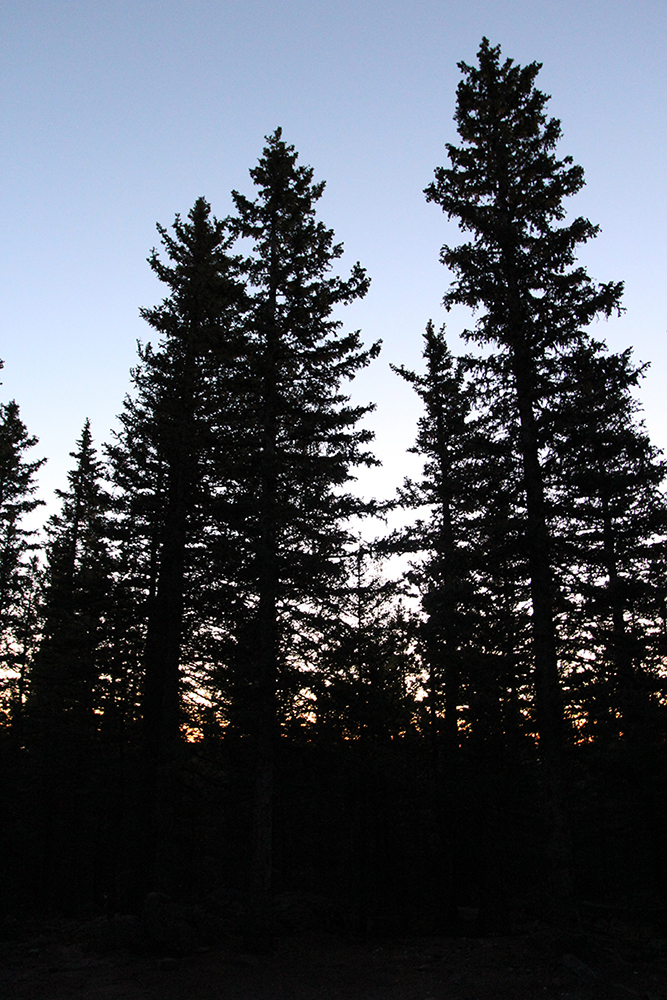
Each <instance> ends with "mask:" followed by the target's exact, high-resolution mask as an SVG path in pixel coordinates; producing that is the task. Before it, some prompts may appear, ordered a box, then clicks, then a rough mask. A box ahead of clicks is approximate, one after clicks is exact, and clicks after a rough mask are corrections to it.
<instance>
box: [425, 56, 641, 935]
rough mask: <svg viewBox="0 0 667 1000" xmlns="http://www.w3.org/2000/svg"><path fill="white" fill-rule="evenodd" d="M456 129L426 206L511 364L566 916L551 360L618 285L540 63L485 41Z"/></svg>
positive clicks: (459, 283) (465, 289)
mask: <svg viewBox="0 0 667 1000" xmlns="http://www.w3.org/2000/svg"><path fill="white" fill-rule="evenodd" d="M459 66H460V68H461V71H462V73H463V79H462V80H461V82H460V83H459V86H458V90H457V106H456V113H455V120H456V123H457V128H458V132H459V135H460V137H461V140H462V145H461V146H455V145H453V144H448V145H447V152H448V155H449V159H450V163H451V165H450V166H449V167H446V168H445V167H440V168H438V169H437V170H436V175H435V181H434V182H433V183H432V184H430V185H429V186H428V187H427V189H426V192H425V193H426V197H427V199H428V200H429V201H434V202H435V203H436V204H439V205H440V206H441V208H442V209H443V211H444V212H446V214H447V215H448V216H449V217H450V218H456V219H458V220H459V225H460V227H461V229H462V230H463V231H464V232H470V233H471V234H472V240H471V241H470V242H468V243H463V244H461V245H460V246H456V247H450V246H445V247H443V249H442V252H441V259H442V262H443V264H445V265H446V266H447V267H448V268H449V269H450V270H451V271H452V272H453V274H454V282H453V284H452V286H451V287H450V289H449V291H448V292H447V294H446V295H445V298H444V302H445V305H446V306H447V307H451V306H453V305H455V304H462V305H465V306H469V307H470V308H472V309H475V310H477V309H480V308H482V309H483V314H482V315H481V316H480V318H479V319H478V321H477V323H476V326H475V328H474V330H473V331H472V332H469V333H468V334H467V335H468V337H469V338H470V339H474V340H476V341H477V342H478V343H480V344H482V345H486V346H490V347H491V348H492V349H495V351H496V352H498V353H500V354H502V355H504V356H506V358H507V363H508V373H509V375H510V378H511V381H512V385H513V390H514V405H515V408H516V412H517V415H518V426H519V451H520V455H521V461H522V473H523V489H524V491H525V498H526V514H527V525H526V542H527V553H528V562H529V569H530V582H531V602H532V634H533V648H534V658H535V690H536V714H537V724H538V729H539V734H540V750H541V754H542V757H543V760H544V763H545V770H546V778H547V789H548V794H547V801H548V807H549V819H548V826H549V830H550V836H551V839H550V848H549V853H550V865H551V875H552V881H553V893H554V899H555V903H556V907H557V910H558V911H559V912H560V915H561V917H562V916H564V915H565V913H566V911H567V910H568V907H569V902H568V900H569V899H570V897H571V872H570V862H569V849H568V835H567V832H566V820H565V815H564V805H563V789H562V776H561V759H562V749H563V742H564V736H565V734H564V726H563V697H562V690H561V684H560V678H559V671H558V637H557V634H556V627H555V609H554V600H555V594H554V574H553V552H552V549H553V543H552V532H551V527H550V524H549V511H548V507H547V500H546V496H545V482H544V470H543V467H542V462H541V457H540V445H541V441H540V422H541V415H542V413H543V412H544V410H545V408H547V407H548V405H549V398H550V394H551V389H550V378H549V375H550V372H551V370H552V365H553V362H554V360H556V359H557V358H558V356H559V355H560V354H562V353H564V352H567V351H569V350H571V349H572V348H573V347H574V346H575V345H576V344H578V343H580V342H581V341H582V339H583V338H584V336H585V334H584V330H585V327H586V326H587V325H588V324H589V323H590V322H591V321H592V320H593V319H594V318H595V317H596V316H599V315H605V316H609V315H610V314H611V313H613V312H614V311H616V310H618V309H619V301H620V296H621V292H622V286H621V284H620V283H613V282H612V283H608V284H602V285H596V284H595V283H594V282H593V281H591V279H590V278H589V276H588V274H587V273H586V271H585V269H584V268H583V267H581V266H577V265H576V264H575V254H576V249H577V247H578V246H579V245H580V244H583V243H585V242H587V241H588V240H589V239H591V238H592V237H594V236H595V235H596V234H597V231H598V230H597V227H596V226H594V225H592V224H591V223H590V222H589V221H588V220H587V219H584V218H576V219H574V221H572V222H571V223H569V224H560V223H563V219H564V217H565V208H564V205H563V202H564V199H565V198H566V197H568V196H570V195H574V194H576V193H577V191H579V190H580V189H581V187H582V185H583V183H584V179H583V170H582V169H581V167H579V166H575V165H574V164H573V163H572V159H571V157H565V158H564V159H563V160H559V159H558V158H557V157H556V155H555V152H554V150H555V147H556V145H557V143H558V141H559V139H560V137H561V127H560V122H559V121H558V120H557V119H554V118H548V117H547V114H546V104H547V101H548V98H547V96H546V95H545V94H544V93H542V92H541V91H539V90H538V89H537V88H536V87H535V79H536V77H537V74H538V72H539V70H540V65H539V64H538V63H531V64H529V65H528V66H525V67H520V66H517V65H514V63H513V61H512V60H511V59H506V60H505V61H504V62H501V57H500V47H499V46H496V47H493V46H491V45H490V44H489V42H488V40H487V39H486V38H484V39H483V40H482V44H481V46H480V49H479V52H478V65H477V66H469V65H467V64H465V63H463V62H462V63H460V64H459Z"/></svg>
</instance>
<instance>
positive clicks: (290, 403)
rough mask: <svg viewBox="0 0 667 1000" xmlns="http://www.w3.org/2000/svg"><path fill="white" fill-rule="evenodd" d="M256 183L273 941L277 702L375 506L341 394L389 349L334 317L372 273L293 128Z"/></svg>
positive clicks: (264, 860) (249, 510)
mask: <svg viewBox="0 0 667 1000" xmlns="http://www.w3.org/2000/svg"><path fill="white" fill-rule="evenodd" d="M250 175H251V177H252V180H253V183H254V184H255V186H256V188H257V196H256V198H255V200H254V201H253V200H250V199H249V198H247V197H245V196H244V195H242V194H239V193H238V192H233V198H234V202H235V206H236V212H237V215H236V218H235V219H234V220H233V221H232V226H233V229H234V231H235V233H236V234H237V235H238V236H240V237H243V238H244V239H247V240H250V241H251V242H252V250H251V253H250V255H249V256H248V257H247V258H246V259H245V262H244V272H245V275H246V280H247V283H248V295H249V311H248V315H247V321H246V329H247V331H248V381H247V392H246V393H245V399H246V404H247V409H246V411H245V412H246V414H247V427H248V431H249V435H248V449H247V453H246V464H245V467H244V469H243V473H244V474H243V477H242V480H241V488H240V492H239V497H238V503H237V506H236V514H237V518H238V520H237V522H236V525H237V531H238V535H239V542H240V546H241V549H242V550H245V552H246V553H247V556H248V558H247V562H246V564H245V576H246V586H247V588H248V593H249V595H250V597H251V601H252V607H253V615H252V620H253V623H254V669H253V672H252V674H251V678H250V680H251V684H252V688H253V691H254V703H255V720H256V721H255V731H254V738H255V746H256V753H257V778H256V789H255V818H254V846H253V900H254V902H253V923H254V927H253V929H252V932H251V937H252V939H253V942H254V944H255V946H259V945H260V944H261V940H262V939H263V938H265V937H266V934H267V930H268V895H269V892H270V886H271V812H272V804H271V803H272V775H273V757H274V741H275V738H276V726H277V722H278V710H277V707H278V700H277V699H278V695H279V690H280V688H281V686H282V685H283V684H284V683H285V680H286V675H287V674H288V673H289V672H290V669H291V665H290V658H289V656H288V651H289V648H290V643H291V641H292V637H295V636H297V635H298V633H299V630H300V627H301V626H300V622H303V620H304V616H305V617H307V616H308V609H309V606H310V607H311V608H312V607H313V604H314V603H315V604H316V603H317V601H318V598H320V597H321V596H322V595H324V594H325V593H326V591H327V588H328V587H330V586H331V584H332V582H333V581H335V580H336V578H337V577H339V576H340V574H341V572H342V568H341V555H342V553H343V552H344V548H345V544H346V543H347V542H348V540H349V539H350V537H351V536H350V534H349V528H348V527H346V521H347V520H348V519H349V518H350V517H352V516H354V515H356V514H359V513H361V512H362V511H363V510H364V509H365V508H364V504H362V503H361V502H360V501H359V500H358V499H357V498H355V497H354V496H353V495H352V494H350V493H349V492H347V491H346V490H345V486H346V484H347V483H348V482H349V480H350V479H351V478H352V471H351V470H352V469H353V468H354V467H355V466H357V465H359V464H370V463H371V462H373V459H372V457H371V455H370V454H369V453H368V452H367V451H366V450H365V446H366V444H367V443H368V442H369V440H370V438H371V434H370V432H369V431H368V430H365V429H362V428H359V427H358V423H359V421H360V420H361V419H362V418H363V417H364V415H365V414H366V413H368V411H369V409H370V408H369V407H363V406H351V405H350V403H349V400H348V398H347V396H346V395H344V393H343V392H342V390H341V386H342V384H343V383H344V382H346V381H348V380H349V379H351V378H353V377H354V375H355V374H356V372H357V371H358V370H359V369H360V368H362V367H363V366H365V365H367V364H368V363H369V361H370V360H371V358H373V357H374V356H375V355H376V354H377V352H378V350H379V345H377V344H376V345H375V346H374V347H372V348H371V349H370V350H366V349H364V348H363V347H362V345H361V341H360V337H359V333H358V332H353V333H347V334H341V329H340V328H341V321H340V320H339V319H337V318H335V317H334V315H333V313H334V310H335V309H336V308H337V307H339V306H340V305H344V304H346V303H349V302H352V301H354V300H355V299H357V298H360V297H361V296H363V295H364V294H365V293H366V291H367V289H368V284H369V282H368V278H367V276H366V273H365V271H364V270H363V268H361V266H360V265H359V264H356V265H355V266H354V267H353V269H352V272H351V274H350V276H349V277H348V278H341V277H338V276H336V275H335V274H332V273H331V272H332V268H333V265H334V263H335V261H336V260H337V259H338V258H339V257H340V256H341V254H342V252H343V251H342V246H341V245H340V244H335V243H334V234H333V232H332V230H330V229H327V228H326V227H325V226H324V224H323V223H322V222H319V221H317V220H316V217H315V206H316V203H317V202H318V201H319V199H320V197H321V195H322V192H323V190H324V183H323V182H320V183H313V171H312V169H311V168H310V167H304V166H299V165H297V153H296V152H295V150H294V147H292V146H289V145H287V144H286V143H285V142H284V141H283V139H282V133H281V130H280V129H277V130H276V132H274V133H273V135H271V136H269V137H268V138H267V144H266V146H265V148H264V151H263V154H262V156H261V157H260V160H259V163H258V165H257V166H256V167H254V168H253V169H252V170H251V171H250Z"/></svg>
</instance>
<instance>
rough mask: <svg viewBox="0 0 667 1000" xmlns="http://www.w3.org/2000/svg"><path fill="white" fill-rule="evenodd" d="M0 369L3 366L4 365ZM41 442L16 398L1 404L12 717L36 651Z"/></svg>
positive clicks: (0, 554)
mask: <svg viewBox="0 0 667 1000" xmlns="http://www.w3.org/2000/svg"><path fill="white" fill-rule="evenodd" d="M0 368H2V362H1V361H0ZM36 444H37V438H36V437H31V436H30V434H29V433H28V431H27V428H26V426H25V424H24V423H23V421H22V420H21V417H20V415H19V407H18V404H17V403H16V402H15V401H14V400H12V401H11V402H9V403H0V673H1V676H2V702H3V708H4V710H5V711H6V713H7V717H8V718H9V719H15V718H16V717H17V713H18V714H20V713H21V711H22V706H23V699H24V695H25V680H26V667H27V660H28V659H29V658H31V652H32V650H33V649H34V644H35V639H36V636H35V635H32V634H31V635H28V634H27V632H26V627H28V628H29V630H30V631H32V629H33V627H36V626H37V621H36V616H35V613H34V612H35V600H34V596H35V577H36V567H35V565H34V552H35V550H36V548H37V544H36V542H35V541H34V532H33V531H31V530H30V529H27V528H25V527H23V525H22V521H23V519H24V518H25V517H26V516H27V515H29V514H31V513H32V512H33V511H34V510H36V509H37V507H39V506H40V505H41V504H43V501H42V500H39V499H37V498H35V491H36V490H37V484H36V482H35V476H36V474H37V472H38V471H39V469H40V468H41V467H42V465H43V464H44V462H45V461H46V459H37V460H35V461H32V462H30V461H28V460H27V457H26V452H28V451H29V450H30V449H31V448H34V446H35V445H36Z"/></svg>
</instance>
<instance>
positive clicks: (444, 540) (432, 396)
mask: <svg viewBox="0 0 667 1000" xmlns="http://www.w3.org/2000/svg"><path fill="white" fill-rule="evenodd" d="M424 360H425V362H426V372H425V374H424V375H417V374H416V373H415V372H412V371H408V370H407V369H406V368H404V367H400V368H394V371H395V372H396V373H397V374H398V375H400V376H401V377H402V378H403V379H405V381H406V382H408V383H409V384H410V385H412V386H413V388H414V389H415V392H416V393H417V394H418V396H419V397H420V399H421V400H422V402H423V404H424V414H423V415H422V416H421V417H420V418H419V421H418V432H417V441H416V443H415V445H414V446H413V447H412V448H411V449H410V450H411V451H412V452H414V453H415V454H418V455H422V456H423V457H424V459H425V463H424V469H423V475H422V478H421V480H420V481H419V482H418V483H416V482H413V481H410V480H406V482H405V484H404V486H403V489H402V490H401V491H400V501H399V502H400V503H401V505H402V506H404V507H411V508H413V509H420V508H421V509H422V510H424V509H426V510H427V511H428V512H429V514H428V520H427V521H424V520H421V519H420V520H418V521H417V523H416V524H415V525H414V526H413V527H411V528H409V529H408V530H407V531H406V532H402V533H401V535H402V537H401V539H400V541H399V539H398V538H397V539H395V540H394V541H393V543H392V545H393V547H396V546H397V545H398V546H399V547H400V548H402V549H403V550H404V551H413V552H415V553H420V554H422V559H423V560H424V561H423V562H422V564H421V566H420V567H419V569H418V568H417V566H415V567H413V571H412V579H413V581H415V582H417V583H418V586H419V589H420V591H421V599H422V607H423V610H424V614H425V616H426V617H425V620H424V624H423V628H422V633H423V644H424V653H425V660H426V664H427V670H428V677H429V679H428V695H429V710H430V720H431V733H432V739H433V743H434V750H435V752H436V754H437V752H438V750H439V748H440V742H441V738H442V743H443V744H444V747H445V751H446V756H447V757H449V758H450V760H451V757H452V755H453V754H454V753H455V752H456V749H457V748H458V744H459V714H458V713H459V705H460V703H461V698H460V694H461V691H460V684H461V657H462V653H463V646H464V644H465V636H464V635H463V634H462V633H463V615H462V611H463V606H464V604H465V603H467V602H466V595H465V590H466V583H468V590H469V589H470V588H469V580H468V579H467V577H468V572H467V559H466V553H465V549H464V537H463V536H464V528H463V521H464V520H465V506H466V505H467V502H468V490H469V486H470V484H469V483H468V482H466V481H465V478H466V475H467V473H468V464H467V462H466V458H467V457H469V456H468V455H467V454H466V449H467V447H468V446H469V442H470V436H469V434H468V427H467V425H466V418H467V417H468V416H469V413H470V405H471V402H470V396H469V393H468V392H467V391H466V387H465V385H464V378H465V376H464V369H463V366H462V365H461V364H459V363H457V361H456V360H455V359H454V357H453V355H452V353H451V351H450V350H449V348H448V346H447V343H446V341H445V337H444V329H443V330H440V331H438V332H436V331H435V329H434V327H433V324H432V323H429V324H428V326H427V328H426V333H425V334H424ZM467 596H469V595H467ZM441 716H442V719H443V721H442V730H443V731H442V733H441V732H440V729H441V722H440V718H441Z"/></svg>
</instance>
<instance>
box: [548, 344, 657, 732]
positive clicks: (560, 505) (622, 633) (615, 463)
mask: <svg viewBox="0 0 667 1000" xmlns="http://www.w3.org/2000/svg"><path fill="white" fill-rule="evenodd" d="M631 353H632V352H631V351H630V350H626V351H624V352H622V353H620V354H613V353H609V352H608V351H607V349H606V347H605V345H604V344H602V343H599V342H597V341H592V340H591V341H590V342H588V343H586V344H584V345H582V346H581V348H580V349H579V350H577V351H576V352H573V353H572V354H571V355H570V356H568V357H567V358H566V359H564V365H563V371H562V377H561V384H560V391H559V397H558V404H557V408H556V412H557V424H556V435H555V437H554V440H553V443H552V455H553V461H552V463H551V469H549V468H547V476H548V478H549V479H550V480H551V481H552V483H553V496H552V500H551V502H552V507H553V509H554V511H555V513H556V517H557V518H558V520H559V522H560V524H561V525H562V527H561V530H560V531H559V539H558V541H559V546H558V549H557V552H558V563H559V564H560V565H559V575H560V577H561V581H562V583H561V591H562V593H563V594H564V595H566V596H567V598H568V601H569V608H568V611H569V613H568V614H567V617H568V619H569V629H568V632H569V636H568V638H569V644H570V646H571V649H572V654H571V655H572V656H573V661H574V663H573V665H574V666H576V667H578V668H579V669H578V670H575V671H574V673H573V682H575V683H576V680H577V679H579V681H580V682H581V679H582V676H583V677H588V678H589V681H590V684H589V688H590V690H588V691H578V692H577V695H578V697H579V708H580V710H583V711H587V713H588V715H589V718H586V717H585V716H582V717H581V718H580V719H579V722H580V724H581V725H584V726H585V731H586V732H587V733H588V735H589V736H590V735H592V736H594V735H595V733H596V730H597V731H598V732H600V731H602V732H605V731H606V732H607V733H610V732H613V731H614V730H616V732H618V731H619V726H620V730H622V731H623V732H624V734H625V735H626V737H630V736H632V737H635V738H636V737H637V736H638V735H639V734H640V733H641V731H642V730H644V729H646V725H645V724H646V720H647V715H646V713H647V711H649V709H650V700H651V699H650V691H651V689H653V691H654V693H657V692H658V691H660V689H661V686H662V682H661V679H660V677H659V667H658V664H659V662H660V659H661V655H662V646H663V624H662V618H663V602H664V580H663V577H662V572H660V566H661V562H662V548H663V545H664V539H665V536H666V534H667V506H666V505H665V499H664V494H663V492H662V486H663V484H664V481H665V476H666V475H667V469H666V467H665V462H664V460H663V459H662V456H661V454H660V453H659V452H658V451H657V449H656V448H655V447H654V446H653V445H652V444H651V442H650V440H649V437H648V435H647V433H646V430H645V428H644V427H643V424H642V423H641V422H640V421H639V420H638V413H639V410H640V407H639V403H638V401H637V399H636V397H635V392H636V389H637V387H638V385H639V382H640V380H641V378H642V376H643V374H644V370H645V367H646V366H641V365H640V366H637V365H635V364H633V362H632V357H631ZM566 624H567V623H566ZM564 631H565V629H564ZM584 636H586V642H585V647H586V650H587V656H586V662H585V663H583V662H581V658H579V660H578V662H577V658H576V652H577V650H579V649H581V647H582V638H583V637H584ZM579 687H581V683H579ZM617 716H619V718H618V719H617Z"/></svg>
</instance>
